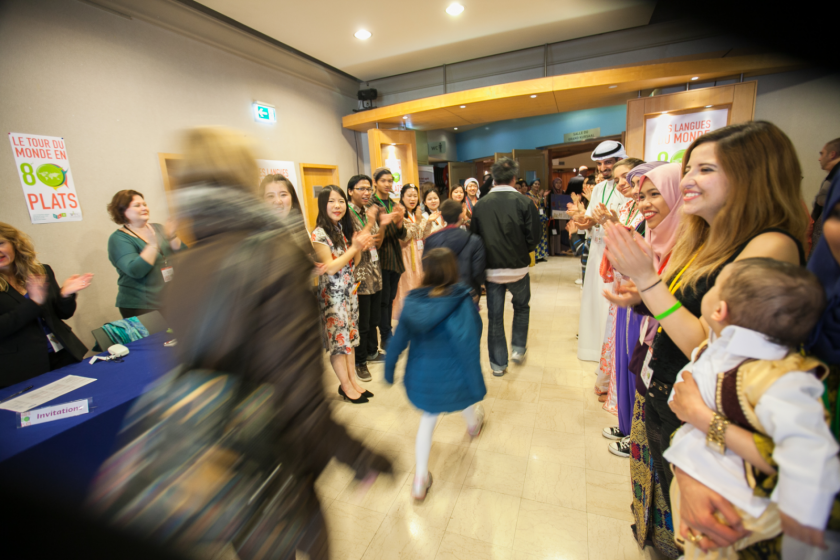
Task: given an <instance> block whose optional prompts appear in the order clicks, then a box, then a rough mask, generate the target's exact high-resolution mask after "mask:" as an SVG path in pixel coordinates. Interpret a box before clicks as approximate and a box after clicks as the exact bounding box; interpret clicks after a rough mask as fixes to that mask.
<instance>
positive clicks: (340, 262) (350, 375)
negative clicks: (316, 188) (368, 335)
mask: <svg viewBox="0 0 840 560" xmlns="http://www.w3.org/2000/svg"><path fill="white" fill-rule="evenodd" d="M316 224H317V227H316V228H315V229H314V230H312V245H313V247H314V248H315V255H316V256H317V258H318V261H320V262H321V263H322V264H324V265H326V266H325V272H324V273H323V274H321V276H319V278H318V303H319V304H320V307H321V313H322V314H323V318H324V329H325V332H324V334H325V336H326V345H327V349H328V350H329V352H330V363H331V364H332V367H333V370H334V371H335V374H336V376H337V377H338V381H339V383H340V384H341V385H340V386H339V387H338V394H339V395H341V396H342V397H344V398H345V399H346V400H348V401H350V402H352V403H364V402H368V398H369V397H372V396H373V394H372V393H370V391H365V390H364V389H362V388H361V387H359V385H358V384H357V382H356V357H355V350H354V347H355V346H358V345H359V329H358V322H359V301H358V299H357V298H356V281H355V279H354V276H353V259H354V258H356V257H357V256H358V255H359V254H360V253H361V252H362V251H365V250H367V249H368V248H369V247H370V245H371V244H372V243H373V238H372V237H371V235H370V234H369V233H368V232H366V231H364V230H363V231H360V232H357V233H353V232H354V227H353V220H352V218H351V216H350V214H349V213H348V212H347V197H346V195H345V194H344V191H343V190H341V188H339V187H337V186H335V185H328V186H326V187H324V190H323V191H321V194H319V195H318V219H317V221H316ZM348 234H349V235H351V240H348V239H347V237H346V235H348Z"/></svg>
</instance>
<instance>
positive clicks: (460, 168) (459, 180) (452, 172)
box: [446, 161, 475, 198]
mask: <svg viewBox="0 0 840 560" xmlns="http://www.w3.org/2000/svg"><path fill="white" fill-rule="evenodd" d="M448 166H449V185H448V187H449V192H452V187H454V186H455V185H463V184H464V182H465V181H466V180H467V179H469V178H470V177H475V163H473V162H461V161H452V162H449V164H448ZM446 196H447V198H448V197H449V193H446Z"/></svg>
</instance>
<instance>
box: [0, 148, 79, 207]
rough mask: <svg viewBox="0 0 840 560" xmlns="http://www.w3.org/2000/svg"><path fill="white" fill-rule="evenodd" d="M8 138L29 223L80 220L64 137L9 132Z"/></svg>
mask: <svg viewBox="0 0 840 560" xmlns="http://www.w3.org/2000/svg"><path fill="white" fill-rule="evenodd" d="M9 141H10V142H11V145H12V154H13V155H14V158H15V167H16V168H17V171H18V176H19V177H20V184H21V186H22V187H23V198H24V200H25V201H26V209H27V210H28V211H29V218H30V219H31V220H32V223H33V224H48V223H55V222H80V221H81V220H82V208H81V205H80V203H79V196H78V194H77V193H76V185H75V183H74V182H73V174H72V173H71V172H70V161H69V160H68V158H67V149H66V148H65V147H64V138H60V137H58V136H41V135H39V134H23V133H20V132H10V133H9Z"/></svg>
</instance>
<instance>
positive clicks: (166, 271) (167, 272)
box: [123, 224, 174, 282]
mask: <svg viewBox="0 0 840 560" xmlns="http://www.w3.org/2000/svg"><path fill="white" fill-rule="evenodd" d="M123 227H124V228H125V229H127V230H128V231H130V232H131V233H132V235H134V237H136V238H137V239H139V240H140V241H143V242H144V243H146V245H148V244H149V242H148V241H145V240H144V239H143V238H142V237H140V236H139V235H137V233H136V232H135V231H134V230H133V229H131V228H130V227H128V224H124V225H123ZM152 234H153V235H154V236H155V239H157V232H156V231H155V228H154V226H152ZM157 252H158V255H160V257H161V258H162V259H163V267H162V268H161V269H160V273H161V274H162V275H163V281H164V282H169V281H170V280H172V276H173V275H174V271H173V270H172V267H171V266H169V259H168V258H167V257H166V255H164V254H163V251H162V250H161V249H160V243H158V245H157Z"/></svg>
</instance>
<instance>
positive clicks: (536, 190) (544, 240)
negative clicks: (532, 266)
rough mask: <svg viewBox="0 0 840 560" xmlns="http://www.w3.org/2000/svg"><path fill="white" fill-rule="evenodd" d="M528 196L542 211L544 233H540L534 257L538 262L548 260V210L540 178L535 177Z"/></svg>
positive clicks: (541, 223) (541, 219)
mask: <svg viewBox="0 0 840 560" xmlns="http://www.w3.org/2000/svg"><path fill="white" fill-rule="evenodd" d="M528 196H529V197H530V198H531V200H532V201H533V202H534V206H536V207H537V210H539V212H540V225H542V235H540V242H539V244H538V245H537V249H536V251H535V252H534V258H535V259H536V261H537V262H548V220H549V217H548V211H547V208H546V204H545V193H544V192H543V190H542V186H541V185H540V180H539V179H535V180H534V182H533V183H531V186H530V190H529V191H528Z"/></svg>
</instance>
